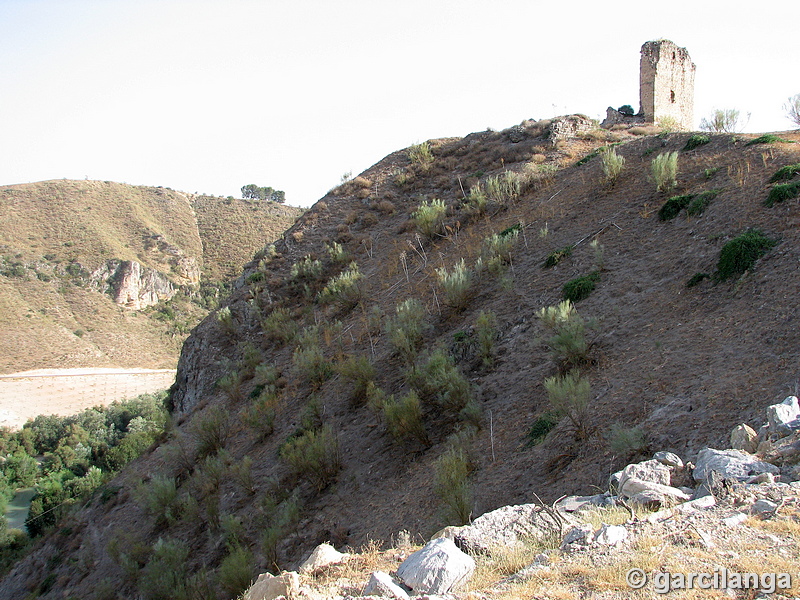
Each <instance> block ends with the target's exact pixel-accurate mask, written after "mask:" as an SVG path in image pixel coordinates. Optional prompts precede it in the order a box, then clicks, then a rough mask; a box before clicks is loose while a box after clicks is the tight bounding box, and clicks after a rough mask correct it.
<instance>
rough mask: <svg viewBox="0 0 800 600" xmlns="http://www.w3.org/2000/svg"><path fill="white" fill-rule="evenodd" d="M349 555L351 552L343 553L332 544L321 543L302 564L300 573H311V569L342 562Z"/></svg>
mask: <svg viewBox="0 0 800 600" xmlns="http://www.w3.org/2000/svg"><path fill="white" fill-rule="evenodd" d="M349 556H350V555H349V554H342V553H341V552H339V551H337V550H336V548H334V547H333V546H331V545H330V544H320V545H319V546H317V547H316V548H314V551H313V552H312V553H311V554H310V555H309V557H308V558H307V559H306V560H305V561H304V562H303V564H302V565H300V568H299V569H298V571H300V573H310V572H311V571H315V570H316V569H320V568H322V567H325V566H327V565H332V564H336V563H340V562H342V561H343V560H345V559H347V558H348V557H349Z"/></svg>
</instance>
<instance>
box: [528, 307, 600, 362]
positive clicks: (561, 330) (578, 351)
mask: <svg viewBox="0 0 800 600" xmlns="http://www.w3.org/2000/svg"><path fill="white" fill-rule="evenodd" d="M538 316H539V319H541V321H542V324H543V325H544V326H545V327H546V328H547V329H548V330H549V331H550V332H551V333H552V334H553V335H552V336H551V337H550V338H549V339H548V340H547V343H548V345H549V346H550V351H551V354H552V355H553V359H554V360H555V361H556V362H557V363H559V364H561V365H562V366H564V367H566V366H571V367H577V366H579V365H581V364H583V363H585V362H586V361H587V359H588V355H589V349H590V344H589V342H588V341H587V340H586V330H587V328H588V327H589V326H590V325H591V324H589V325H587V323H586V322H585V321H584V319H583V317H581V316H580V315H579V314H578V311H576V310H575V307H574V305H573V304H572V302H570V301H569V300H564V301H563V302H561V303H559V304H557V305H556V306H548V307H546V308H543V309H541V310H540V311H539V315H538Z"/></svg>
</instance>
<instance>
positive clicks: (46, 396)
mask: <svg viewBox="0 0 800 600" xmlns="http://www.w3.org/2000/svg"><path fill="white" fill-rule="evenodd" d="M174 380H175V371H174V370H172V369H40V370H36V371H23V372H19V373H11V374H10V375H0V426H5V427H12V428H15V429H16V428H19V427H22V425H23V424H24V423H25V421H27V420H28V419H30V418H33V417H36V416H37V415H42V414H57V415H71V414H75V413H77V412H80V411H81V410H83V409H84V408H89V407H92V406H97V405H107V404H110V403H111V402H113V401H115V400H123V399H125V398H133V397H135V396H138V395H139V394H146V393H151V392H156V391H159V390H165V389H167V388H169V387H170V386H171V385H172V383H173V381H174Z"/></svg>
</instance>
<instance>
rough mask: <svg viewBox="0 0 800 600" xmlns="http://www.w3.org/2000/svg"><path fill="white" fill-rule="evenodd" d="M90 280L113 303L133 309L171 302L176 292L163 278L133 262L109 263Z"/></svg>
mask: <svg viewBox="0 0 800 600" xmlns="http://www.w3.org/2000/svg"><path fill="white" fill-rule="evenodd" d="M92 279H93V280H94V281H96V282H97V285H98V286H99V287H103V288H105V289H104V290H103V291H105V292H106V293H108V294H109V295H110V296H111V297H112V298H113V299H114V302H116V303H117V304H119V305H120V306H123V307H125V308H130V309H132V310H141V309H143V308H147V307H148V306H154V305H155V304H158V303H159V302H161V301H163V300H170V299H171V298H172V297H173V296H174V295H175V292H176V291H177V290H176V288H175V286H174V285H173V284H172V282H171V281H170V280H169V279H168V278H167V276H166V275H164V274H163V273H161V272H160V271H156V270H155V269H148V268H147V267H143V266H142V265H141V264H140V263H139V262H137V261H135V260H122V261H120V260H110V261H108V262H107V263H106V264H105V265H103V266H102V267H100V268H99V269H98V270H97V271H95V272H94V273H92Z"/></svg>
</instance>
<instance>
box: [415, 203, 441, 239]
mask: <svg viewBox="0 0 800 600" xmlns="http://www.w3.org/2000/svg"><path fill="white" fill-rule="evenodd" d="M446 214H447V207H446V206H445V204H444V200H438V199H436V198H434V199H433V200H431V201H430V202H428V201H427V200H423V201H422V203H421V204H420V205H419V206H418V207H417V210H416V211H414V213H413V214H412V215H411V218H412V219H414V224H415V225H416V226H417V229H418V230H419V231H420V233H422V234H423V235H425V236H426V237H428V238H433V237H435V236H437V235H440V234H441V233H442V230H443V225H444V217H445V215H446Z"/></svg>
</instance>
